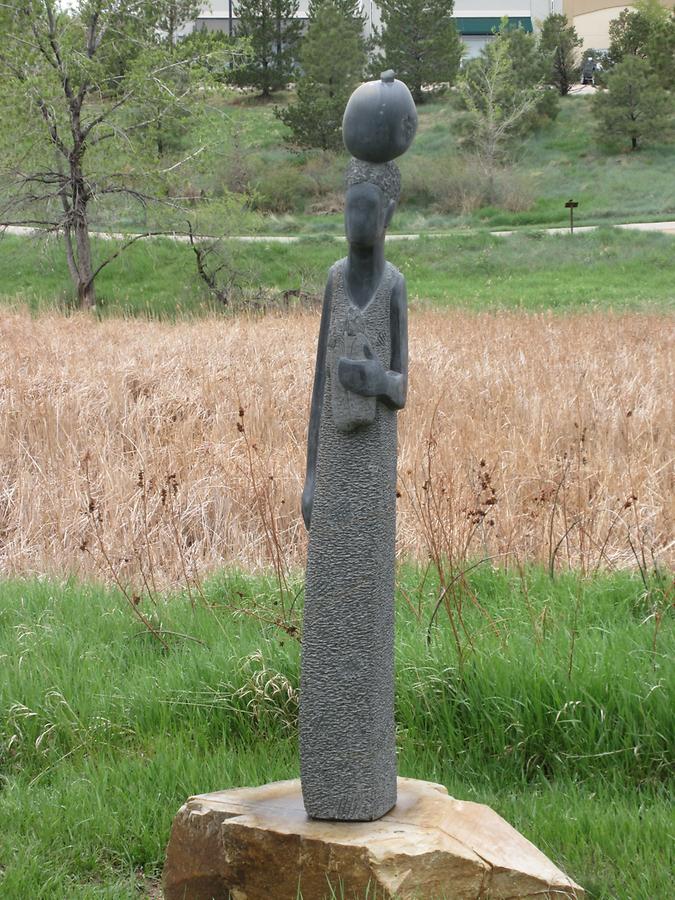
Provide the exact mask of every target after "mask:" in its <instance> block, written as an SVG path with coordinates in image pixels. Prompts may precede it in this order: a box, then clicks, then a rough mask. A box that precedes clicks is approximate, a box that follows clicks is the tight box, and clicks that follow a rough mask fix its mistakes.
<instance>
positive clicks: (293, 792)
mask: <svg viewBox="0 0 675 900" xmlns="http://www.w3.org/2000/svg"><path fill="white" fill-rule="evenodd" d="M164 896H165V898H166V900H299V898H302V900H324V898H326V900H329V898H331V897H339V898H344V900H364V898H368V900H376V898H377V900H394V898H400V900H408V898H410V900H413V898H415V900H516V898H521V900H526V898H529V900H535V898H536V900H543V898H550V900H553V898H555V900H563V898H569V900H572V898H577V900H580V898H583V896H584V892H583V890H582V888H580V887H579V886H578V885H577V884H575V883H574V882H573V881H572V880H571V879H570V878H568V877H567V876H566V875H565V874H564V873H563V872H561V871H560V869H558V868H556V866H554V865H553V863H552V862H551V861H550V860H549V859H547V857H546V856H544V854H543V853H541V852H540V851H539V850H537V848H536V847H535V846H534V845H533V844H531V843H530V842H529V841H528V840H526V839H525V838H524V837H523V836H522V835H521V834H519V833H518V832H517V831H516V830H515V829H514V828H512V827H511V826H510V825H509V824H508V823H507V822H505V821H504V819H502V818H501V817H500V816H498V815H497V813H495V812H493V811H492V810H491V809H490V808H489V807H487V806H483V805H481V804H478V803H465V802H462V801H461V800H455V799H453V798H452V797H450V796H449V795H448V793H447V791H446V790H445V788H444V787H442V786H441V785H438V784H431V783H429V782H426V781H417V780H414V779H408V778H399V779H398V802H397V804H396V806H395V807H394V808H393V809H392V810H391V812H389V813H387V815H385V816H384V817H383V818H381V819H379V820H377V821H375V822H322V821H316V820H312V819H309V818H307V815H306V813H305V810H304V807H303V803H302V794H301V791H300V781H299V780H295V781H279V782H275V783H272V784H266V785H263V786H262V787H258V788H241V789H237V790H230V791H219V792H217V793H213V794H202V795H200V796H197V797H191V798H190V799H189V800H188V801H187V803H186V804H185V805H184V806H182V807H181V809H180V810H179V811H178V813H177V815H176V818H175V819H174V823H173V828H172V831H171V839H170V841H169V846H168V850H167V859H166V866H165V868H164Z"/></svg>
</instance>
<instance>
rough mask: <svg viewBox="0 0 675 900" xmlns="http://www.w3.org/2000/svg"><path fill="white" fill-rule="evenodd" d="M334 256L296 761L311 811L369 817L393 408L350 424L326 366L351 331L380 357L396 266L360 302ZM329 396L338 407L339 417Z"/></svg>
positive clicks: (390, 648)
mask: <svg viewBox="0 0 675 900" xmlns="http://www.w3.org/2000/svg"><path fill="white" fill-rule="evenodd" d="M344 265H345V261H344V260H340V261H339V262H337V263H336V264H335V265H334V266H333V268H332V270H331V276H330V279H331V319H330V325H329V331H328V340H327V372H326V382H325V387H324V402H323V406H322V412H321V424H320V430H319V445H318V457H317V467H316V485H315V489H314V502H313V508H312V524H311V529H310V533H309V549H308V555H307V580H306V585H305V609H304V624H303V639H302V672H301V692H300V772H301V778H302V788H303V795H304V799H305V806H306V809H307V812H308V813H309V815H310V816H313V817H314V818H317V819H335V820H347V821H353V820H357V821H370V820H372V819H376V818H378V817H379V816H382V815H384V813H386V812H387V811H388V810H389V809H391V807H392V806H393V805H394V803H395V802H396V746H395V731H394V562H395V547H394V540H395V531H396V411H395V410H393V409H391V408H390V407H388V406H386V405H385V404H384V403H382V402H380V401H379V400H378V401H377V402H376V403H374V407H373V413H374V416H373V418H372V422H371V423H370V424H362V425H361V426H360V427H356V428H355V429H354V430H350V429H349V428H348V423H347V422H346V419H347V417H348V415H349V406H348V402H347V400H346V399H345V398H346V395H347V393H348V392H347V391H344V389H341V388H339V387H338V386H337V385H335V379H336V378H337V373H336V372H335V366H336V362H337V359H338V358H339V356H340V355H341V354H342V348H343V347H344V344H345V335H349V332H350V331H352V332H357V334H358V335H360V340H365V341H367V343H368V345H369V347H370V348H371V350H372V352H373V354H376V355H377V356H378V357H379V358H380V361H381V362H382V365H383V366H384V368H385V369H388V368H389V366H390V361H391V335H390V296H391V291H392V288H393V286H394V283H395V282H396V280H397V279H400V277H401V276H400V274H399V273H398V271H397V270H396V269H395V268H394V266H392V265H391V264H390V263H385V269H384V273H383V275H382V279H381V281H380V284H379V286H378V288H377V290H376V291H375V294H374V295H373V297H372V298H371V300H370V302H369V303H368V304H367V305H366V306H365V308H363V309H360V310H358V309H356V307H355V306H354V304H353V303H352V301H351V300H350V298H349V297H348V295H347V291H346V288H345V279H344ZM359 399H360V398H356V401H358V400H359ZM334 408H339V409H340V410H341V411H342V412H343V413H344V418H343V421H342V422H341V427H340V428H338V427H337V425H336V421H335V416H334ZM362 418H366V419H367V416H363V417H362Z"/></svg>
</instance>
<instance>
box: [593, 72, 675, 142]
mask: <svg viewBox="0 0 675 900" xmlns="http://www.w3.org/2000/svg"><path fill="white" fill-rule="evenodd" d="M593 113H594V115H595V117H596V120H597V126H598V132H599V136H600V138H601V139H602V140H604V141H605V142H608V143H615V142H616V141H617V140H624V141H630V145H631V149H633V150H637V149H638V148H639V147H640V145H641V144H642V143H643V142H644V141H645V140H649V139H652V140H658V139H659V138H663V137H665V136H666V134H667V132H668V130H669V128H670V126H671V125H672V119H673V97H672V96H671V95H670V94H669V93H668V91H666V90H665V89H664V88H663V87H661V85H660V84H659V80H658V78H657V76H656V75H655V74H654V73H653V72H652V71H651V69H650V66H649V63H648V62H647V61H646V60H644V59H642V58H641V57H639V56H634V55H629V56H626V57H625V59H624V60H623V61H622V62H620V63H617V65H616V66H614V67H613V69H612V71H611V72H610V74H609V75H608V77H607V91H602V92H601V93H599V94H597V95H596V96H595V98H594V100H593Z"/></svg>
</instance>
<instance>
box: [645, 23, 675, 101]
mask: <svg viewBox="0 0 675 900" xmlns="http://www.w3.org/2000/svg"><path fill="white" fill-rule="evenodd" d="M646 54H647V59H648V60H649V64H650V66H651V67H652V69H653V71H654V74H655V75H656V77H657V78H658V79H659V82H660V84H661V86H662V87H664V88H666V90H669V91H675V9H673V11H672V13H671V14H670V15H669V16H667V17H664V18H663V19H662V20H660V21H657V22H655V23H654V25H653V26H652V31H651V34H650V36H649V40H648V41H647V47H646Z"/></svg>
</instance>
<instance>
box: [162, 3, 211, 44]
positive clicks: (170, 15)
mask: <svg viewBox="0 0 675 900" xmlns="http://www.w3.org/2000/svg"><path fill="white" fill-rule="evenodd" d="M203 6H204V4H203V3H202V2H201V0H165V3H164V4H163V5H162V8H161V10H160V12H159V15H158V16H157V26H158V28H159V30H160V32H161V34H162V35H163V36H164V38H165V39H166V41H167V42H168V43H169V44H170V45H174V44H175V43H176V41H177V40H178V36H179V33H180V31H181V29H182V28H184V27H185V25H188V24H189V23H191V22H194V21H195V19H196V18H197V17H198V16H199V15H200V13H201V11H202V9H203Z"/></svg>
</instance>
